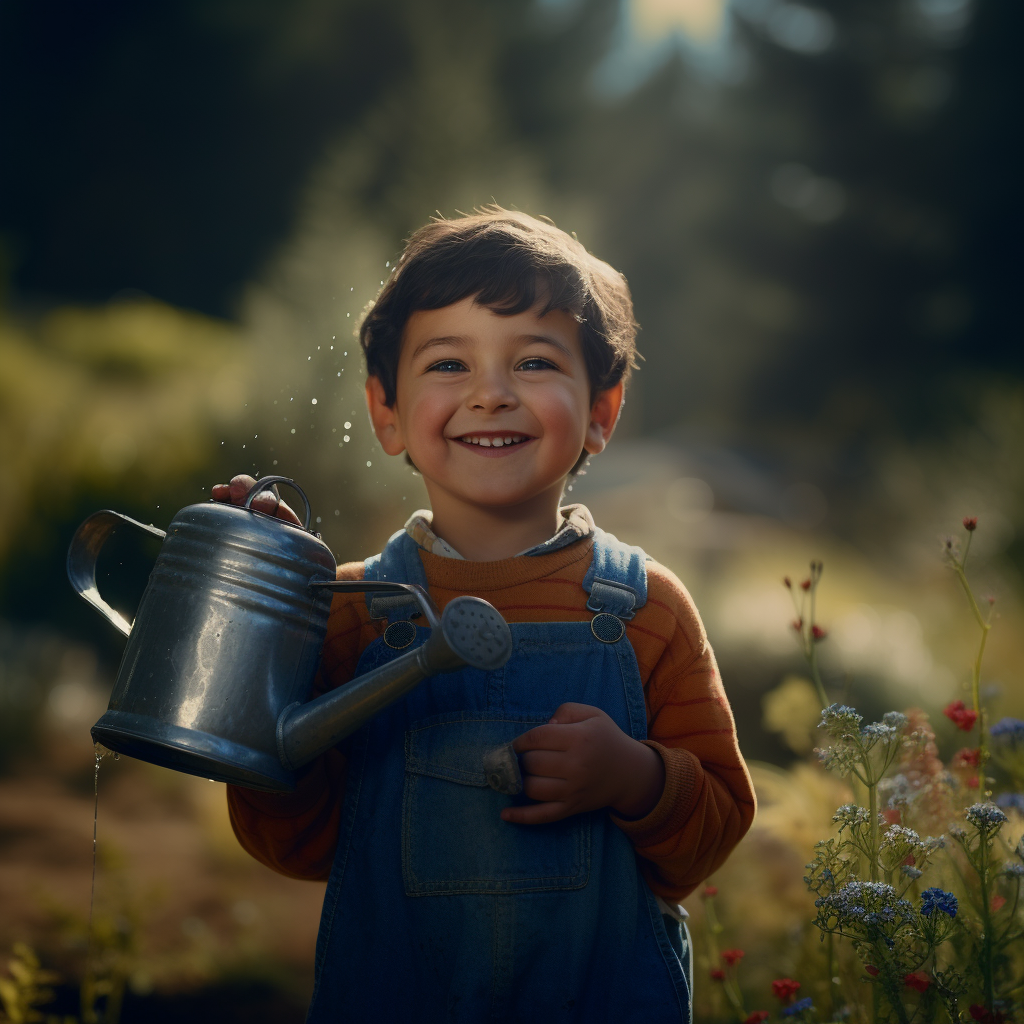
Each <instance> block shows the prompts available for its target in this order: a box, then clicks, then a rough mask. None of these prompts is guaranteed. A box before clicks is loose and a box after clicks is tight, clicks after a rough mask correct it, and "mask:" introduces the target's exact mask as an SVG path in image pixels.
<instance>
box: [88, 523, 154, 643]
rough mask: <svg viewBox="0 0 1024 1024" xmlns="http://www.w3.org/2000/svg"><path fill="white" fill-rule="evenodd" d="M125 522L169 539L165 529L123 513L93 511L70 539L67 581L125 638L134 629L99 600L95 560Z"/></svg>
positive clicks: (144, 531) (100, 598) (105, 603)
mask: <svg viewBox="0 0 1024 1024" xmlns="http://www.w3.org/2000/svg"><path fill="white" fill-rule="evenodd" d="M123 523H127V524H128V525H129V526H132V527H134V528H135V529H136V530H141V531H142V532H143V533H148V534H151V535H152V536H154V537H159V538H160V539H161V540H163V539H164V538H165V537H166V536H167V534H166V533H164V531H163V530H160V529H157V527H155V526H147V525H146V524H145V523H140V522H137V521H136V520H134V519H130V518H129V517H128V516H123V515H121V513H120V512H111V511H110V510H109V509H105V510H104V511H103V512H94V513H93V514H92V515H91V516H89V518H88V519H86V520H85V522H84V523H82V525H81V526H79V528H78V529H77V530H75V535H74V537H72V538H71V545H70V547H69V548H68V579H69V580H71V586H73V587H74V588H75V590H76V591H77V592H78V593H79V594H81V596H82V597H84V598H85V600H86V601H88V602H89V604H91V605H92V606H93V607H94V608H95V609H96V610H97V611H99V612H100V613H101V614H102V615H105V616H106V617H107V618H108V619H109V620H110V621H111V622H112V623H113V624H114V626H115V627H116V628H117V629H119V630H120V631H121V632H122V633H124V635H125V636H128V634H129V633H130V632H131V628H132V626H131V623H130V622H129V621H128V620H127V619H126V618H125V617H124V616H123V615H121V614H120V613H119V612H116V611H114V609H113V608H111V607H110V605H109V604H107V602H106V601H104V600H103V598H102V597H100V591H99V587H98V586H97V584H96V561H97V559H98V558H99V555H100V549H101V548H102V547H103V545H104V544H105V543H106V542H107V538H108V537H109V536H110V535H111V533H113V532H114V529H115V528H116V527H118V526H120V525H122V524H123Z"/></svg>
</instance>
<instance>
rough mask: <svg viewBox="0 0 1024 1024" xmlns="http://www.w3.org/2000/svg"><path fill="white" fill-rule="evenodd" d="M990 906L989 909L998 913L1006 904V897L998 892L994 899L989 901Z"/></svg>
mask: <svg viewBox="0 0 1024 1024" xmlns="http://www.w3.org/2000/svg"><path fill="white" fill-rule="evenodd" d="M988 906H989V910H991V911H992V913H993V914H998V913H999V911H1000V910H1002V909H1003V907H1005V906H1006V897H1005V896H1000V895H999V893H996V894H995V896H993V897H992V899H991V900H990V901H989V905H988Z"/></svg>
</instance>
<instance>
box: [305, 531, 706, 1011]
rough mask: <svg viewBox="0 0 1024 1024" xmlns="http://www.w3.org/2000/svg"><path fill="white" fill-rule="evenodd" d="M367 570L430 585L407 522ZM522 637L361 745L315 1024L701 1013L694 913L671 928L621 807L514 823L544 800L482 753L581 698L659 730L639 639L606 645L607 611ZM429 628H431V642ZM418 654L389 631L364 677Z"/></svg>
mask: <svg viewBox="0 0 1024 1024" xmlns="http://www.w3.org/2000/svg"><path fill="white" fill-rule="evenodd" d="M402 538H405V540H403V539H402ZM407 541H408V542H409V543H406V542H407ZM617 543H618V542H616V541H615V540H614V538H611V537H610V535H608V534H598V535H597V536H596V538H595V546H598V545H617ZM410 544H411V545H412V547H410V546H409V545H410ZM620 547H623V548H624V545H622V546H620ZM597 556H600V558H601V565H602V570H603V573H602V576H603V578H605V579H608V580H609V581H611V582H614V583H618V584H620V585H624V586H628V587H631V588H632V589H633V591H634V593H637V594H641V593H642V594H643V596H644V598H646V580H639V579H638V576H640V575H641V574H642V573H643V560H642V558H637V557H633V552H631V551H628V550H627V551H626V552H624V553H623V552H618V553H616V552H612V553H611V554H610V555H609V553H607V552H600V551H599V552H598V553H597ZM597 556H596V557H597ZM413 559H415V565H414V564H413ZM367 578H368V579H371V578H373V579H388V580H393V581H396V582H416V583H423V582H425V581H424V580H423V579H422V563H421V562H420V559H419V555H418V552H417V551H416V550H415V542H414V541H412V539H411V538H409V537H408V535H407V534H405V533H404V532H402V533H400V534H396V535H395V536H394V537H393V538H392V539H391V541H389V543H388V546H387V547H386V548H385V550H384V552H383V553H382V555H381V557H380V558H379V559H371V560H368V562H367ZM637 603H638V604H639V603H642V602H641V601H639V600H638V602H637ZM418 621H422V620H418ZM511 630H512V637H513V644H514V646H513V655H512V657H511V658H510V659H509V661H508V663H507V664H506V665H505V667H504V668H503V669H501V670H499V671H497V672H483V671H480V670H478V669H463V670H461V671H459V672H453V673H448V674H445V675H440V676H435V677H433V678H431V679H428V680H425V681H424V682H423V683H421V684H420V685H419V686H418V687H417V688H416V689H415V690H414V691H413V692H412V693H411V694H409V695H408V696H407V697H406V698H404V699H403V700H402V701H399V702H398V703H396V704H394V705H392V706H391V707H390V708H388V709H387V710H385V711H384V712H382V713H381V714H380V715H378V716H377V717H376V718H374V719H373V720H371V721H370V722H369V723H368V724H367V725H366V726H364V727H363V728H362V729H361V730H360V731H359V732H358V733H356V734H355V735H354V736H353V737H352V738H351V739H350V740H349V741H348V743H347V747H346V749H347V752H348V755H349V771H348V781H347V788H346V793H345V802H344V808H343V821H342V828H341V834H340V837H339V841H338V848H337V853H336V855H335V861H334V867H333V870H332V873H331V877H330V880H329V882H328V885H327V894H326V897H325V899H324V910H323V916H322V919H321V923H320V934H319V937H318V940H317V956H316V984H315V989H314V994H313V1002H312V1005H311V1007H310V1011H309V1016H308V1018H307V1019H308V1021H309V1022H311V1024H326V1022H332V1024H333V1022H337V1021H364V1020H371V1019H373V1020H384V1021H399V1020H403V1021H404V1020H407V1021H415V1022H418V1024H433V1022H441V1021H445V1022H448V1021H454V1022H465V1024H484V1022H492V1024H513V1022H522V1024H527V1022H530V1024H544V1022H547V1021H580V1022H587V1024H591V1022H593V1024H600V1022H605V1021H607V1022H608V1024H612V1022H615V1024H624V1022H633V1021H635V1022H638V1024H639V1022H643V1024H661V1022H667V1021H683V1022H687V1024H688V1022H689V1020H690V1008H689V984H688V977H687V975H688V973H689V966H688V961H689V956H688V953H689V950H688V946H687V947H685V948H684V946H683V945H682V943H681V932H680V929H679V927H678V925H676V924H675V922H672V924H673V926H674V933H673V932H672V931H671V930H670V929H668V928H666V924H665V921H664V919H663V917H662V914H661V912H660V911H659V910H658V907H657V905H656V902H655V899H654V896H653V895H652V893H651V892H650V890H649V889H648V887H647V885H646V884H645V882H644V881H643V878H642V877H641V875H640V872H639V870H638V867H637V861H636V855H635V854H634V852H633V848H632V846H631V844H630V843H629V840H628V839H626V837H625V836H624V835H623V833H622V832H621V831H620V830H619V829H618V828H616V827H615V825H614V824H613V823H612V822H611V820H610V818H609V816H608V814H607V813H606V812H604V811H595V812H592V813H589V814H581V815H575V816H573V817H571V818H567V819H564V820H563V821H559V822H553V823H551V824H547V825H534V826H526V825H512V824H509V823H507V822H504V821H502V820H501V819H500V817H499V814H500V811H501V809H502V808H503V807H506V806H508V805H509V804H510V803H521V802H528V801H526V800H525V798H524V797H510V796H506V795H503V794H501V793H497V792H495V791H494V790H492V789H491V788H490V787H488V785H487V782H486V776H485V774H484V770H483V764H482V758H483V754H484V752H485V751H486V750H488V749H489V748H491V747H493V746H497V745H498V744H501V743H506V742H508V741H509V740H510V739H512V738H513V737H515V736H517V735H519V734H520V733H522V732H525V731H526V730H527V729H529V728H531V727H532V726H534V725H536V724H539V723H542V722H546V721H547V720H548V719H549V718H550V716H551V714H552V712H553V711H554V710H555V709H556V708H557V707H558V706H559V705H560V704H562V703H564V702H566V701H575V702H579V703H583V704H593V705H596V706H598V707H601V708H602V709H603V710H604V711H605V712H607V713H608V714H609V715H610V716H611V717H612V718H613V719H614V720H615V722H616V723H617V724H618V725H619V726H620V727H621V728H622V729H623V730H624V731H626V732H627V733H629V734H630V735H632V736H634V737H635V738H636V739H643V738H644V737H645V736H646V712H645V707H644V699H643V690H642V686H641V683H640V676H639V672H638V669H637V664H636V658H635V656H634V654H633V650H632V648H631V646H630V644H629V641H628V639H627V638H626V637H625V636H623V637H622V638H621V639H620V640H618V641H616V642H615V643H602V642H601V641H600V640H598V639H597V638H596V637H595V636H594V635H593V633H591V630H590V623H589V622H579V623H570V622H560V623H546V624H534V623H525V624H513V625H512V626H511ZM427 635H428V631H427V630H426V629H425V628H424V627H422V626H418V627H417V638H416V640H415V641H414V643H422V642H423V640H424V639H425V638H426V636H427ZM406 649H407V650H408V648H406ZM398 653H399V652H397V651H393V650H391V649H390V648H388V647H387V646H386V645H385V644H384V643H383V642H382V641H380V640H377V641H374V643H372V644H371V645H370V646H369V647H367V648H366V650H365V651H364V652H363V655H362V657H361V658H360V662H359V666H358V671H359V672H360V673H362V672H365V671H368V670H369V669H371V668H373V667H375V666H376V665H379V664H381V663H383V662H384V661H386V660H388V659H390V658H392V657H394V656H395V655H396V654H398ZM681 953H682V954H683V956H682V957H681V955H680V954H681Z"/></svg>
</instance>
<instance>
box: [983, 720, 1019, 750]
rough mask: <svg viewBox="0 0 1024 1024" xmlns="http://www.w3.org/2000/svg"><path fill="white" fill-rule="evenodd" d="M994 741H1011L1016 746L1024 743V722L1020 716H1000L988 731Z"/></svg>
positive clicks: (1000, 742)
mask: <svg viewBox="0 0 1024 1024" xmlns="http://www.w3.org/2000/svg"><path fill="white" fill-rule="evenodd" d="M988 734H989V736H991V737H992V740H993V742H996V743H999V744H1003V743H1009V744H1013V745H1014V746H1016V745H1017V744H1018V743H1024V722H1022V721H1021V720H1020V719H1019V718H1000V719H999V721H998V722H996V723H995V725H993V726H992V728H991V729H989V731H988Z"/></svg>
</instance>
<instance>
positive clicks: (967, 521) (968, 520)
mask: <svg viewBox="0 0 1024 1024" xmlns="http://www.w3.org/2000/svg"><path fill="white" fill-rule="evenodd" d="M977 528H978V517H977V516H964V529H965V530H966V531H967V532H968V533H974V531H975V530H976V529H977Z"/></svg>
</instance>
